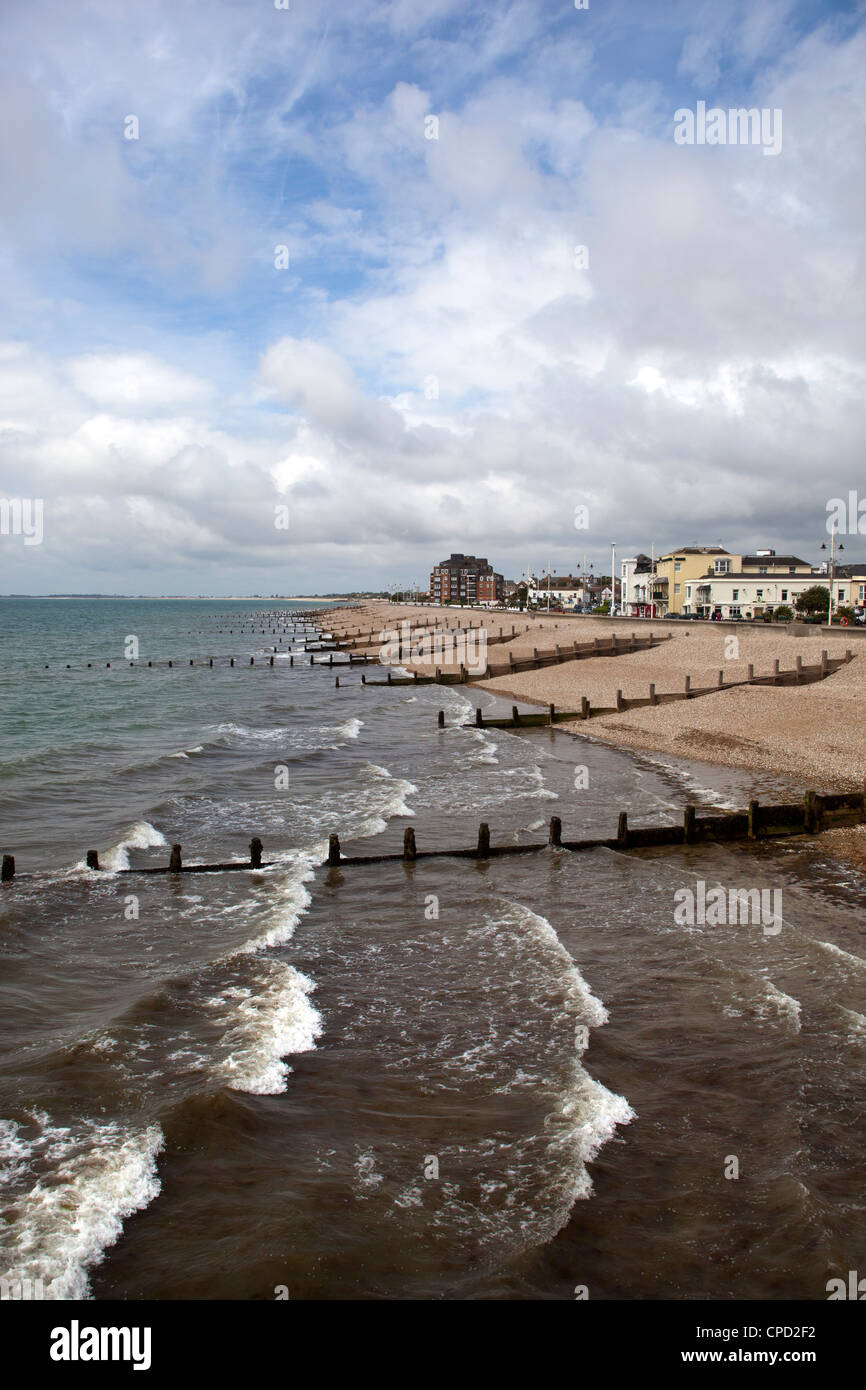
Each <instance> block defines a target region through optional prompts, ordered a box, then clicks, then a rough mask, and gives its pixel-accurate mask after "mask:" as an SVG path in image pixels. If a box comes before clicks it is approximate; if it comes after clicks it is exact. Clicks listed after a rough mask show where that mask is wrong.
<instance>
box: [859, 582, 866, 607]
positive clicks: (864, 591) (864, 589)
mask: <svg viewBox="0 0 866 1390" xmlns="http://www.w3.org/2000/svg"><path fill="white" fill-rule="evenodd" d="M864 599H866V584H861V585H860V601H861V603H862V601H863V600H864Z"/></svg>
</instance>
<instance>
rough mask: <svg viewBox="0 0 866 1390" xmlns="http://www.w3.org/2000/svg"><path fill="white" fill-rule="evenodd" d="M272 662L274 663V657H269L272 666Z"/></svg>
mask: <svg viewBox="0 0 866 1390" xmlns="http://www.w3.org/2000/svg"><path fill="white" fill-rule="evenodd" d="M273 664H274V658H273V657H271V665H272V666H273Z"/></svg>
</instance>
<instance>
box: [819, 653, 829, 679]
mask: <svg viewBox="0 0 866 1390" xmlns="http://www.w3.org/2000/svg"><path fill="white" fill-rule="evenodd" d="M829 669H830V663H829V661H828V660H827V653H826V652H822V653H821V675H822V676H826V675H827V672H828V671H829Z"/></svg>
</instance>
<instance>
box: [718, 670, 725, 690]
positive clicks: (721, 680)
mask: <svg viewBox="0 0 866 1390" xmlns="http://www.w3.org/2000/svg"><path fill="white" fill-rule="evenodd" d="M724 683H725V673H724V671H720V672H719V689H720V690H721V688H722V686H723V685H724Z"/></svg>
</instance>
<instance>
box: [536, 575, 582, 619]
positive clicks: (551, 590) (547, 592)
mask: <svg viewBox="0 0 866 1390" xmlns="http://www.w3.org/2000/svg"><path fill="white" fill-rule="evenodd" d="M527 595H528V601H529V602H530V603H531V604H535V605H536V606H537V607H538V608H546V607H547V604H548V599H549V600H550V603H551V604H553V605H556V607H557V608H562V609H566V610H568V611H569V612H571V611H574V612H581V611H582V609H583V605H584V600H585V597H586V592H585V589H584V584H583V581H582V580H581V579H578V578H576V576H575V575H573V574H566V575H557V574H543V575H542V576H541V578H540V579H539V578H536V576H535V575H534V574H533V575H530V576H529V580H528V590H527Z"/></svg>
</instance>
